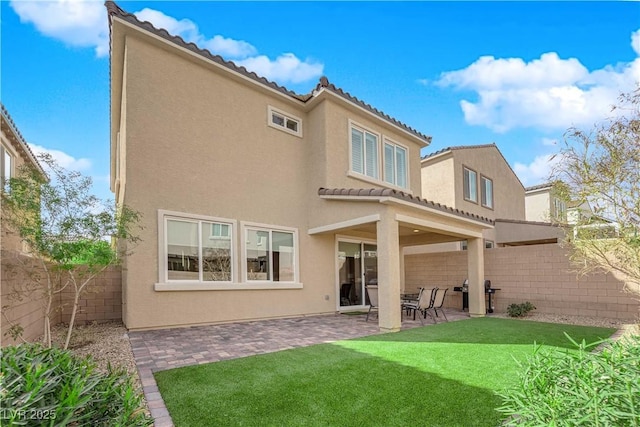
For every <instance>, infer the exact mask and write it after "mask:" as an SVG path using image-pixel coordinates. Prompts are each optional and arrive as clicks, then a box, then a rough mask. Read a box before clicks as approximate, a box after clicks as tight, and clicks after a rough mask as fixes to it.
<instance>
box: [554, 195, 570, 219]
mask: <svg viewBox="0 0 640 427" xmlns="http://www.w3.org/2000/svg"><path fill="white" fill-rule="evenodd" d="M553 213H554V217H553V219H554V220H556V221H566V220H567V205H566V203H565V202H563V201H562V200H560V199H558V198H557V197H554V198H553Z"/></svg>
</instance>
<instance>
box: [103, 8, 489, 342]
mask: <svg viewBox="0 0 640 427" xmlns="http://www.w3.org/2000/svg"><path fill="white" fill-rule="evenodd" d="M107 9H108V13H109V23H110V29H111V176H112V180H111V186H112V190H113V191H114V193H115V195H116V199H117V201H118V202H120V203H125V204H127V205H128V206H130V207H131V208H133V209H136V210H138V211H139V212H140V213H141V214H142V215H143V218H144V219H143V224H142V225H143V226H144V227H145V228H144V231H143V233H142V235H141V236H140V237H141V238H142V242H141V243H140V244H138V245H137V246H136V247H135V248H132V251H133V253H132V255H131V256H129V257H128V258H127V259H126V264H125V267H124V269H123V318H124V322H125V323H126V325H127V326H128V327H129V328H131V329H144V328H159V327H172V326H178V325H194V324H205V323H216V322H231V321H239V320H249V319H264V318H273V317H286V316H299V315H310V314H322V313H334V312H336V311H341V310H353V309H358V308H364V307H366V306H367V303H368V302H367V300H366V295H365V286H366V285H377V286H378V293H379V299H380V306H379V325H380V328H381V329H383V330H398V329H399V327H400V322H401V312H400V293H401V290H402V286H403V274H402V272H403V259H402V256H401V253H402V248H403V247H405V246H411V245H419V244H424V243H430V242H446V241H460V240H467V241H468V247H469V255H470V256H469V263H468V268H469V271H468V276H469V278H470V281H471V287H472V291H471V296H470V313H471V314H472V315H478V316H480V315H484V313H485V307H484V294H483V291H484V290H483V287H482V286H480V285H481V284H482V281H483V275H484V271H483V268H484V263H483V251H482V248H483V230H485V229H491V228H492V227H493V223H492V221H491V220H490V219H488V218H487V217H486V216H484V215H479V214H478V213H470V212H463V211H462V210H458V209H452V208H449V207H447V206H444V205H442V204H436V203H433V202H430V201H428V200H427V199H425V198H422V197H420V196H421V194H423V192H422V184H421V167H420V150H421V148H423V147H425V146H427V145H428V144H429V142H430V137H428V136H426V135H424V134H423V133H421V132H418V131H416V130H415V129H412V128H411V127H409V126H407V125H405V124H403V123H401V122H399V121H398V120H396V119H394V118H392V117H389V116H388V115H386V114H384V113H382V112H381V111H379V110H377V109H375V108H373V107H371V106H370V105H368V104H366V103H364V102H362V101H360V100H359V99H357V98H355V97H354V96H352V95H351V94H349V93H347V92H345V91H343V90H341V89H339V88H337V87H335V86H334V85H333V84H331V83H329V82H328V80H327V79H326V78H322V79H320V83H319V84H318V85H317V86H316V87H315V89H314V90H313V91H312V92H311V93H309V94H306V95H298V94H295V93H293V92H290V91H288V90H287V89H285V88H283V87H281V86H278V85H276V84H274V83H272V82H270V81H267V80H266V79H264V78H262V77H259V76H257V75H256V74H254V73H251V72H248V71H247V70H246V69H244V68H242V67H238V66H236V65H235V64H234V63H232V62H227V61H225V60H224V59H222V58H221V57H219V56H215V55H212V54H211V53H210V52H208V51H206V50H201V49H199V48H198V47H197V46H195V45H194V44H191V43H185V42H184V41H183V40H182V39H181V38H179V37H175V36H172V35H170V34H168V33H167V32H166V31H165V30H163V29H157V28H155V27H153V26H152V25H151V24H150V23H148V22H141V21H139V20H138V19H137V18H136V17H135V16H134V15H132V14H129V13H127V12H125V11H123V10H122V9H120V8H119V7H118V6H117V5H116V4H115V3H113V2H107Z"/></svg>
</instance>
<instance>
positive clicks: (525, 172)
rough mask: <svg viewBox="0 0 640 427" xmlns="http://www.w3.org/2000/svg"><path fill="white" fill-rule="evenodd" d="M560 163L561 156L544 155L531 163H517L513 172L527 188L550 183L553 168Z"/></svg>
mask: <svg viewBox="0 0 640 427" xmlns="http://www.w3.org/2000/svg"><path fill="white" fill-rule="evenodd" d="M559 161H560V157H559V156H555V157H554V155H553V154H543V155H541V156H537V157H536V158H535V159H534V160H533V161H532V162H531V163H529V164H528V165H527V164H524V163H518V162H516V163H515V164H514V165H513V171H514V172H515V173H516V175H518V178H520V181H522V184H523V185H524V186H525V187H529V186H532V185H537V184H541V183H544V182H547V181H549V177H550V176H551V171H552V169H553V167H554V166H555V165H556V164H557V163H558V162H559Z"/></svg>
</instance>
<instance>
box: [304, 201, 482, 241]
mask: <svg viewBox="0 0 640 427" xmlns="http://www.w3.org/2000/svg"><path fill="white" fill-rule="evenodd" d="M319 195H320V198H321V199H324V200H332V201H341V202H350V203H374V204H378V205H384V206H388V207H390V208H393V209H392V210H393V212H394V215H395V216H394V217H395V220H396V221H397V222H398V227H399V242H400V245H402V246H411V245H420V244H425V243H442V242H451V241H458V240H464V239H467V238H481V237H482V230H483V229H486V228H493V222H492V221H491V220H488V219H486V218H483V217H479V216H477V215H472V214H468V213H465V212H462V211H459V210H457V209H452V208H449V207H447V206H444V205H440V204H437V203H433V202H429V201H426V200H424V199H421V198H419V197H413V196H411V195H408V194H406V193H403V192H400V191H396V190H389V189H374V190H361V189H359V190H344V189H320V190H319ZM377 211H378V210H377V209H372V213H371V214H370V215H363V216H355V217H350V218H345V219H344V220H341V221H336V222H332V223H328V224H324V225H320V226H316V227H312V228H310V229H309V231H308V233H309V234H310V235H316V234H336V233H349V232H360V233H368V234H370V235H371V236H372V237H374V236H375V235H376V223H377V222H378V221H380V219H381V215H380V213H378V212H377Z"/></svg>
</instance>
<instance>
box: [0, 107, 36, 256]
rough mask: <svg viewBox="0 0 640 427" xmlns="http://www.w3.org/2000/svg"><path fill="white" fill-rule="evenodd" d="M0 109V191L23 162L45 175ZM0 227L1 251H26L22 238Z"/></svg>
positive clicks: (5, 111)
mask: <svg viewBox="0 0 640 427" xmlns="http://www.w3.org/2000/svg"><path fill="white" fill-rule="evenodd" d="M0 110H1V114H0V115H1V120H2V124H1V129H2V136H1V138H2V144H1V145H0V184H1V186H0V189H1V190H0V191H6V190H7V187H6V184H7V183H8V181H9V179H11V178H12V177H14V176H16V174H17V173H18V172H19V171H20V168H21V167H22V166H23V165H25V164H28V165H31V166H32V167H34V168H36V169H37V170H38V171H40V172H41V173H42V174H43V175H45V173H44V171H43V169H42V167H41V166H40V164H39V163H38V160H37V159H36V157H35V156H34V154H33V152H32V151H31V149H30V148H29V145H28V144H27V142H26V141H25V140H24V138H23V137H22V134H21V133H20V131H19V130H18V127H17V126H16V124H15V123H14V122H13V119H12V118H11V116H10V115H9V112H8V111H7V109H6V108H5V107H4V105H2V104H0ZM0 228H1V236H0V246H1V248H2V251H10V252H18V253H25V252H27V248H26V247H24V245H23V243H22V240H21V239H20V237H19V236H18V235H16V234H15V233H12V232H10V231H9V230H7V228H6V226H5V224H4V223H3V224H2V226H1V227H0Z"/></svg>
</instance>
